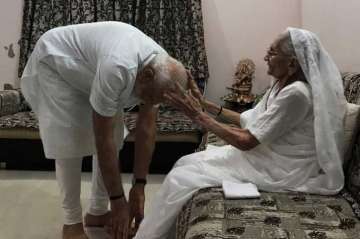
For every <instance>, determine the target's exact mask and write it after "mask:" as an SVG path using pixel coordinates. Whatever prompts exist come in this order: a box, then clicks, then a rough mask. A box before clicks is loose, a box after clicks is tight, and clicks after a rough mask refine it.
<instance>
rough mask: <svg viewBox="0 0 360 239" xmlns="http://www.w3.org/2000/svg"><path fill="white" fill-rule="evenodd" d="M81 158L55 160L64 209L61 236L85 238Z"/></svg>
mask: <svg viewBox="0 0 360 239" xmlns="http://www.w3.org/2000/svg"><path fill="white" fill-rule="evenodd" d="M81 163H82V158H68V159H57V160H55V165H56V166H55V167H56V179H57V182H58V184H59V187H60V192H61V196H62V208H63V211H64V227H63V238H64V239H70V238H86V237H84V236H85V234H84V230H83V224H82V208H81V202H80V193H81Z"/></svg>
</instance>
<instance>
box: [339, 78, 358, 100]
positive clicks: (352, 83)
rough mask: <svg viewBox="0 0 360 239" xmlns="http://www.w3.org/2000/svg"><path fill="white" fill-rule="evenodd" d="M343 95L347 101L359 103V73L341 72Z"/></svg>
mask: <svg viewBox="0 0 360 239" xmlns="http://www.w3.org/2000/svg"><path fill="white" fill-rule="evenodd" d="M342 76H343V80H344V90H345V97H346V99H347V101H348V102H349V103H353V104H358V105H360V74H359V73H350V72H347V73H343V74H342Z"/></svg>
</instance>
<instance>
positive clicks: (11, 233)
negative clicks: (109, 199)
mask: <svg viewBox="0 0 360 239" xmlns="http://www.w3.org/2000/svg"><path fill="white" fill-rule="evenodd" d="M131 177H132V175H131V174H125V175H123V182H124V189H125V191H126V192H128V191H129V189H130V186H131V184H130V183H131ZM90 179H91V174H90V173H83V175H82V185H81V186H82V193H81V196H82V197H81V198H82V205H83V209H85V208H86V206H87V200H86V199H87V197H88V195H89V192H90V182H91V180H90ZM163 179H164V175H149V177H148V181H149V183H148V185H147V187H146V192H145V193H146V200H147V201H146V203H145V213H146V211H147V208H148V205H149V202H151V199H152V197H153V195H154V193H155V192H156V191H157V190H158V189H159V186H160V184H161V182H162V181H163ZM84 211H85V210H84ZM61 226H62V211H61V206H60V197H59V191H58V186H57V182H56V180H55V172H39V171H7V170H0V239H47V238H48V239H58V238H59V239H60V238H61V233H60V232H61Z"/></svg>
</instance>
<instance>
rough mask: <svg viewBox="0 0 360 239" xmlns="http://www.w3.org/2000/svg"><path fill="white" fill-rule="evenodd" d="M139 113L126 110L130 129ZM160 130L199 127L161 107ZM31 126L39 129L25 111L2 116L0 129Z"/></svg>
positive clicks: (182, 129) (158, 124)
mask: <svg viewBox="0 0 360 239" xmlns="http://www.w3.org/2000/svg"><path fill="white" fill-rule="evenodd" d="M136 118H137V113H136V112H126V113H125V124H126V126H127V127H128V129H129V130H132V129H134V128H135V124H136ZM156 125H157V130H158V132H167V133H168V132H194V131H195V132H197V131H199V129H198V128H197V126H196V125H195V124H193V123H192V122H191V120H189V119H188V118H187V117H186V116H185V115H184V114H182V113H181V112H179V111H177V110H175V109H172V108H161V109H160V112H159V117H158V120H157V122H156ZM11 128H29V129H38V128H39V126H38V121H37V119H36V117H35V114H34V112H32V111H25V112H19V113H16V114H12V115H6V116H2V117H0V129H11Z"/></svg>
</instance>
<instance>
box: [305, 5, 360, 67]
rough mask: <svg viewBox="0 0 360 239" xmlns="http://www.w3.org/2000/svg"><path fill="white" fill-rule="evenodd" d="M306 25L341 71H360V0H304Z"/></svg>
mask: <svg viewBox="0 0 360 239" xmlns="http://www.w3.org/2000/svg"><path fill="white" fill-rule="evenodd" d="M302 1H303V8H302V19H303V27H304V28H305V29H308V30H311V31H313V32H314V33H316V34H317V35H318V36H319V37H320V40H321V41H322V43H323V45H324V47H325V48H326V49H327V51H328V52H329V53H330V55H331V56H332V57H333V59H334V61H335V63H336V64H337V65H338V67H339V69H340V70H341V71H356V72H359V71H360V15H359V12H360V1H359V0H341V1H339V0H302Z"/></svg>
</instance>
